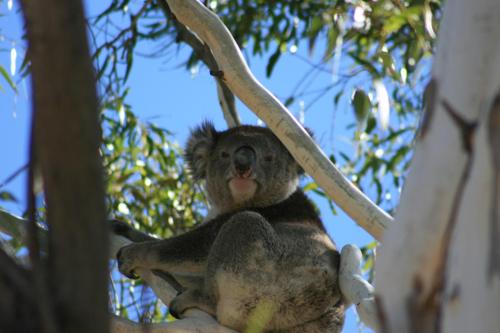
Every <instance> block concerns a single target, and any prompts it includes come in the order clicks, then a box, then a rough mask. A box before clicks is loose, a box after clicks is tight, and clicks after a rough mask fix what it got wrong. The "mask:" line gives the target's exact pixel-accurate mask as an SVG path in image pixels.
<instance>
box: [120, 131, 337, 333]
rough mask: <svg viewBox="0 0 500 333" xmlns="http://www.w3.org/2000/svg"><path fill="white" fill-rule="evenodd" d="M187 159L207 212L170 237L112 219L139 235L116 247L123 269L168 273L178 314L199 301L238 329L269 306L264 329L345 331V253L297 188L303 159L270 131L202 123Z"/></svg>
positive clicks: (201, 306)
mask: <svg viewBox="0 0 500 333" xmlns="http://www.w3.org/2000/svg"><path fill="white" fill-rule="evenodd" d="M186 160H187V162H188V165H189V167H190V169H191V171H192V174H193V176H194V177H195V178H196V179H198V180H204V181H205V186H206V191H207V195H208V198H209V201H210V204H211V205H212V212H211V214H210V216H211V218H210V219H209V220H208V221H207V222H206V223H203V224H201V225H200V226H199V227H197V228H196V229H194V230H191V231H189V232H187V233H185V234H183V235H180V236H177V237H173V238H170V239H166V240H153V239H152V238H147V237H145V236H144V234H142V233H139V232H138V231H135V230H132V229H130V228H127V227H124V225H118V226H119V227H117V226H115V232H117V233H119V234H121V235H124V236H126V237H129V238H130V239H132V240H134V241H137V242H139V243H135V244H132V245H128V246H126V247H124V248H122V249H121V250H120V252H119V253H118V262H119V268H120V271H121V272H122V273H124V274H125V275H127V276H130V277H134V273H133V272H134V270H135V269H136V268H138V267H142V268H147V269H152V270H161V271H165V272H168V273H169V274H170V275H172V276H173V277H174V278H175V279H176V280H177V281H178V282H179V283H180V285H182V287H183V292H182V293H180V294H179V295H178V296H177V297H176V298H175V299H174V300H173V301H172V303H171V304H170V306H169V309H170V311H171V312H172V313H173V314H174V315H176V316H179V315H180V316H182V313H183V312H184V311H185V310H186V309H189V308H193V307H195V308H199V309H201V310H204V311H206V312H208V313H210V314H212V315H214V316H215V317H216V318H217V320H218V321H219V323H221V324H222V325H224V326H227V327H230V328H233V329H235V330H237V331H241V332H242V331H244V330H245V329H246V328H247V325H248V323H249V319H250V318H253V317H252V316H254V317H255V316H259V314H260V315H261V316H262V313H265V314H267V315H268V316H269V317H268V319H267V321H266V322H264V323H260V325H263V327H264V331H265V332H301V333H302V332H305V333H315V332H318V333H319V332H340V330H341V328H342V325H343V321H344V308H343V304H342V299H341V295H340V291H339V286H338V277H337V274H338V265H339V253H338V252H337V250H336V248H335V245H334V243H333V242H332V241H331V240H330V238H329V237H328V236H327V234H326V231H325V229H324V226H323V224H322V222H321V220H320V218H319V215H318V213H317V210H316V209H315V207H314V206H313V204H312V203H311V202H310V201H309V199H308V198H307V197H306V196H305V195H304V193H302V191H301V190H300V189H298V188H297V185H298V179H299V176H300V174H301V169H300V167H299V165H298V164H297V163H296V162H295V161H294V159H293V158H292V156H291V155H290V154H289V152H288V151H287V150H286V148H285V147H284V146H283V145H282V144H281V142H280V141H279V140H278V139H277V138H276V137H275V136H274V134H273V133H272V132H271V131H270V130H269V129H267V128H262V127H256V126H240V127H236V128H232V129H229V130H227V131H223V132H218V131H216V130H215V128H214V127H213V125H212V124H210V123H204V124H202V125H201V126H200V127H198V128H197V129H195V130H194V131H193V132H192V134H191V137H190V139H189V141H188V144H187V148H186ZM264 317H266V316H265V315H264V316H263V317H262V318H264ZM254 319H255V318H254ZM257 319H258V317H257ZM263 320H264V319H263Z"/></svg>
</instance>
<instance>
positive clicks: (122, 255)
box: [116, 244, 139, 279]
mask: <svg viewBox="0 0 500 333" xmlns="http://www.w3.org/2000/svg"><path fill="white" fill-rule="evenodd" d="M137 245H138V244H131V245H127V246H124V247H122V248H121V249H120V250H119V251H118V253H117V254H116V260H117V261H118V269H119V270H120V272H121V273H122V274H123V275H125V276H126V277H128V278H130V279H137V278H139V276H137V274H136V273H135V269H136V268H137V267H138V263H139V260H138V258H137V252H138V251H137Z"/></svg>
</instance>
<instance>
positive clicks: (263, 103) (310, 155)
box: [167, 0, 392, 240]
mask: <svg viewBox="0 0 500 333" xmlns="http://www.w3.org/2000/svg"><path fill="white" fill-rule="evenodd" d="M167 3H168V5H169V7H170V9H171V10H172V12H173V13H174V15H175V17H176V18H177V19H178V20H179V21H180V22H181V23H182V24H184V25H186V26H187V27H189V28H190V29H191V30H192V31H193V32H195V33H196V35H198V36H199V37H200V38H201V39H202V40H203V41H204V42H205V43H206V44H207V45H208V46H209V47H210V49H211V51H212V53H213V55H214V57H215V59H216V61H217V64H218V65H219V68H220V70H221V73H222V74H221V78H222V80H223V81H224V82H225V83H226V84H227V86H228V87H229V88H230V89H231V91H232V92H233V93H235V95H236V96H238V97H239V98H240V99H241V100H242V101H243V103H245V104H246V105H247V106H248V107H249V108H250V109H251V110H252V111H253V112H255V113H256V114H257V116H259V118H261V119H262V120H263V121H264V122H265V123H266V124H267V125H268V126H269V127H270V128H271V130H272V131H273V132H274V133H275V134H276V135H277V136H278V138H279V139H280V140H281V141H282V142H283V144H285V146H286V147H287V148H288V149H289V150H290V152H291V154H292V155H293V156H294V158H295V159H296V160H297V161H298V162H299V164H300V165H301V166H302V167H303V168H304V169H305V170H306V172H308V173H309V175H311V177H313V178H314V180H315V181H316V182H317V183H318V185H319V186H321V187H322V188H323V189H324V190H325V192H326V193H327V194H328V196H329V197H330V198H331V199H332V200H334V201H335V202H336V203H337V204H338V205H339V206H340V207H341V208H342V209H343V210H344V211H345V212H346V213H347V214H348V215H349V216H350V217H351V218H352V219H353V220H354V221H355V222H356V223H358V224H359V225H360V226H361V227H362V228H363V229H365V230H366V231H367V232H369V233H370V234H371V235H372V236H373V237H374V238H375V239H377V240H381V239H382V234H383V232H384V230H385V229H386V228H387V226H388V225H389V223H390V222H391V221H392V218H391V217H390V216H389V215H388V214H387V213H386V212H384V211H383V210H382V209H380V208H379V207H377V206H376V205H375V204H374V203H373V202H371V201H370V199H368V197H366V196H365V195H364V194H363V193H362V192H361V191H360V190H358V189H357V188H356V187H355V186H354V185H352V183H351V182H349V180H347V178H345V177H344V176H343V175H342V173H341V172H340V171H339V170H338V169H337V168H336V167H335V165H333V163H332V162H331V161H330V160H329V159H328V157H326V156H325V154H324V153H323V152H322V151H321V149H320V148H319V147H318V146H317V145H316V144H315V143H314V142H313V140H312V139H311V138H310V137H309V135H308V134H307V133H306V131H305V130H304V129H303V128H302V126H301V125H300V124H299V123H298V121H297V120H296V119H295V118H294V117H293V116H292V115H291V114H290V112H289V111H288V110H287V109H286V108H285V106H284V105H283V104H282V103H281V102H280V101H279V100H278V99H277V98H276V97H274V96H273V95H272V94H271V93H270V92H269V91H268V90H267V89H266V88H265V87H264V86H262V84H261V83H260V82H259V81H258V80H257V79H256V78H255V77H254V76H253V74H252V73H251V72H250V69H249V68H248V66H247V64H246V63H245V60H244V59H243V56H242V55H241V52H240V50H239V48H238V46H237V44H236V42H235V41H234V39H233V38H232V36H231V33H230V32H229V31H228V29H227V28H226V27H225V26H224V24H223V23H222V21H221V20H220V19H219V18H218V17H217V15H215V14H214V13H212V12H211V11H210V10H208V9H207V8H206V7H204V6H203V5H202V4H201V3H199V2H198V1H196V0H167Z"/></svg>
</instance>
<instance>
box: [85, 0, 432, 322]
mask: <svg viewBox="0 0 500 333" xmlns="http://www.w3.org/2000/svg"><path fill="white" fill-rule="evenodd" d="M206 3H207V6H208V7H209V8H210V9H211V10H213V11H214V12H215V13H217V14H218V15H219V16H220V17H221V19H222V20H223V21H224V23H225V24H226V26H227V27H228V28H229V30H230V31H231V33H232V34H233V36H234V37H235V39H236V41H237V43H238V45H239V46H240V47H241V48H242V49H243V50H244V51H245V54H246V55H247V56H254V57H266V58H267V67H266V75H267V76H272V75H273V71H274V69H275V68H276V66H277V65H278V64H279V62H280V60H281V59H283V58H284V57H285V56H293V55H294V51H293V50H294V49H297V47H303V46H305V48H306V49H307V50H308V51H309V53H310V54H313V53H318V52H319V53H320V54H321V57H320V59H321V61H320V62H319V63H311V70H310V71H309V72H307V73H306V74H305V75H304V77H303V78H302V79H300V84H298V85H297V86H296V88H295V89H292V88H291V94H290V95H289V96H287V97H286V98H284V103H285V105H287V106H288V107H293V106H295V103H301V101H302V99H303V98H304V96H306V95H308V96H312V97H311V99H312V101H313V102H311V103H310V104H309V105H308V107H311V106H312V105H313V104H314V101H316V100H318V99H320V98H323V97H325V96H331V100H332V101H333V103H332V110H331V112H335V110H336V109H337V108H339V107H341V106H342V105H346V104H347V105H350V106H351V107H352V112H353V113H352V115H353V117H352V118H353V123H352V124H351V126H350V127H349V128H348V129H349V130H350V133H352V136H351V140H352V152H351V151H341V150H338V149H337V150H335V149H333V151H332V152H328V153H329V154H330V156H331V160H332V161H334V162H335V163H336V164H337V165H338V166H339V167H340V168H341V169H342V171H343V172H344V173H345V174H346V175H347V176H348V177H349V178H350V179H351V180H352V181H353V182H354V183H355V184H356V185H357V186H359V187H360V188H361V189H362V190H363V191H364V192H366V193H367V194H368V195H369V196H370V197H371V198H373V199H374V200H375V201H376V202H377V203H378V204H380V205H382V206H383V207H384V208H385V209H387V210H388V211H392V210H393V209H394V208H395V206H396V205H397V202H398V198H399V191H400V189H401V187H402V185H403V183H404V177H405V174H406V171H407V168H408V164H409V160H410V157H411V153H412V146H413V140H414V134H415V131H416V128H417V127H418V122H419V119H420V114H421V113H420V111H421V110H422V98H421V96H422V94H423V90H424V86H425V84H426V82H427V80H428V73H429V67H430V60H429V58H430V56H431V55H432V53H433V49H434V41H435V35H436V31H437V29H438V21H439V18H440V15H441V1H440V0H398V1H394V0H393V1H389V0H381V1H368V0H349V1H347V0H330V1H313V0H305V1H264V0H257V1H248V0H226V1H216V0H214V1H208V2H206ZM162 4H163V2H156V1H151V0H148V1H144V2H133V1H130V0H111V1H110V4H109V6H108V7H107V8H106V10H104V11H103V12H102V13H101V14H100V15H98V16H97V17H94V18H92V19H90V31H91V35H92V38H93V41H94V44H95V54H94V61H95V63H96V68H97V76H98V78H99V82H100V91H101V96H102V99H103V103H102V104H103V112H102V122H103V133H104V135H103V138H104V144H103V147H102V154H103V157H104V161H105V166H106V170H107V180H108V193H109V198H108V200H109V209H110V213H113V214H116V215H117V216H118V217H123V218H125V219H133V220H134V222H133V223H134V225H135V226H136V227H138V228H140V229H142V230H145V231H147V232H151V233H155V234H157V235H160V236H163V237H168V236H170V235H173V234H177V233H179V232H183V231H185V230H186V229H188V228H190V227H192V226H193V225H194V224H195V222H196V221H198V220H199V219H200V212H202V211H203V210H204V209H205V208H204V205H203V204H202V202H203V197H202V194H201V193H200V192H199V191H197V190H196V187H194V186H193V184H192V183H191V182H190V179H189V177H188V176H187V175H186V173H185V171H184V168H183V167H182V159H181V152H180V149H179V148H178V147H177V146H176V145H175V144H174V143H173V142H172V140H171V137H170V134H169V133H168V131H167V130H165V129H160V128H158V127H156V126H155V125H154V124H151V123H143V122H141V121H140V120H139V119H137V118H136V117H135V116H134V113H133V111H132V109H131V107H130V106H129V105H128V104H127V102H126V96H127V91H128V88H127V78H128V77H129V74H130V71H131V68H132V66H133V64H134V57H135V56H137V54H138V52H137V50H138V48H139V46H140V45H141V44H143V43H148V44H147V45H148V49H151V50H154V51H152V52H150V53H149V54H147V55H148V56H156V57H166V56H170V54H171V51H172V48H174V49H177V48H178V47H179V46H178V45H179V43H181V42H182V40H181V39H180V37H179V35H178V31H177V29H176V24H175V21H174V18H173V17H172V16H171V14H170V12H169V10H168V8H166V7H165V6H164V5H162ZM295 56H297V57H299V55H295ZM184 61H185V65H186V67H187V68H188V69H189V68H191V67H194V66H198V65H199V64H198V63H199V57H198V56H197V55H196V54H195V53H194V52H192V53H191V54H190V55H188V56H187V57H186V59H184ZM306 61H308V60H306ZM332 64H333V65H334V66H333V68H334V70H333V73H332V70H331V68H332ZM320 71H324V72H325V71H326V72H329V73H330V75H331V74H334V76H335V77H336V79H334V80H333V82H332V84H330V85H328V86H327V87H325V88H324V89H321V90H316V91H308V90H307V88H308V87H307V84H304V85H301V84H302V83H303V82H307V81H311V80H312V78H314V75H315V74H314V73H317V72H320ZM306 79H307V80H306ZM377 85H378V86H377ZM384 95H388V96H384ZM117 96H120V97H117ZM383 113H384V114H383ZM193 189H195V190H193ZM305 189H306V190H310V191H313V192H315V193H317V194H319V195H321V196H325V195H324V193H323V192H322V190H321V189H320V188H318V186H317V185H316V184H315V183H313V182H312V183H309V184H307V185H306V186H305ZM325 197H326V196H325ZM329 203H330V207H331V209H332V211H335V207H334V205H333V203H332V202H329ZM374 249H375V245H374V244H369V245H368V246H367V247H366V248H365V249H364V251H363V254H364V255H365V262H366V267H365V268H366V269H367V270H368V271H370V269H371V268H372V262H373V253H374ZM115 290H116V293H115V296H116V297H115V299H116V300H117V301H116V309H117V312H120V313H121V315H130V316H132V317H134V318H137V317H138V316H141V315H140V313H141V311H139V308H138V304H140V303H141V302H140V301H137V295H139V294H142V295H143V293H142V292H138V290H142V286H141V285H140V284H138V283H130V282H124V281H123V280H122V281H120V282H119V285H117V287H116V288H115ZM127 292H128V295H129V296H128V297H126V296H124V295H125V294H126V293H127ZM126 299H128V300H130V299H131V300H132V302H131V303H130V304H124V301H125V300H126ZM142 303H144V302H142ZM146 303H147V308H148V309H150V310H151V311H152V312H151V313H150V315H149V316H150V317H149V320H153V321H155V320H160V318H164V317H165V313H164V311H163V310H159V307H158V304H157V303H155V302H154V301H151V302H149V301H148V302H146ZM142 310H144V309H142ZM143 312H144V311H143Z"/></svg>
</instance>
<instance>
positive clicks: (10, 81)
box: [0, 65, 17, 93]
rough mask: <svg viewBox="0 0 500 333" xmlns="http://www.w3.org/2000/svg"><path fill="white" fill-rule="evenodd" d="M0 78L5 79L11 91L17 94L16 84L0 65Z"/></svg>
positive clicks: (0, 87)
mask: <svg viewBox="0 0 500 333" xmlns="http://www.w3.org/2000/svg"><path fill="white" fill-rule="evenodd" d="M0 76H2V77H3V78H4V79H5V81H7V83H8V84H9V86H10V87H11V88H12V90H14V91H15V92H16V93H17V86H16V84H15V83H14V81H12V78H11V77H10V75H9V73H7V71H6V70H5V68H3V66H1V65H0ZM0 89H2V86H1V85H0Z"/></svg>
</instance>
